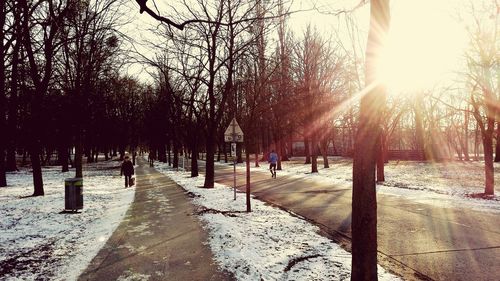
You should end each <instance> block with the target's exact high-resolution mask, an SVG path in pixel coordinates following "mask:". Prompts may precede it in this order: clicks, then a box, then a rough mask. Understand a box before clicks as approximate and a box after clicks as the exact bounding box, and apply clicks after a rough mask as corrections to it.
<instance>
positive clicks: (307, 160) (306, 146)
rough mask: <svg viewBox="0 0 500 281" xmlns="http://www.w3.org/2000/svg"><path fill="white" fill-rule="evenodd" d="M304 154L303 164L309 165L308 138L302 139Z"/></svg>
mask: <svg viewBox="0 0 500 281" xmlns="http://www.w3.org/2000/svg"><path fill="white" fill-rule="evenodd" d="M304 153H305V154H306V162H305V163H304V164H311V152H310V150H309V137H305V138H304Z"/></svg>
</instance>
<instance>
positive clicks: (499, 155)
mask: <svg viewBox="0 0 500 281" xmlns="http://www.w3.org/2000/svg"><path fill="white" fill-rule="evenodd" d="M494 161H495V162H500V122H497V142H496V145H495V160H494Z"/></svg>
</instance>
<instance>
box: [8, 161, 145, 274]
mask: <svg viewBox="0 0 500 281" xmlns="http://www.w3.org/2000/svg"><path fill="white" fill-rule="evenodd" d="M119 166H120V162H117V161H107V162H98V163H96V164H88V165H85V166H84V181H83V185H84V187H83V194H84V198H83V200H84V202H83V204H84V206H83V210H81V213H79V214H61V213H60V212H61V211H62V210H63V209H64V179H65V178H70V177H73V176H74V174H75V172H74V170H71V171H70V172H67V173H61V172H60V169H61V168H60V167H47V168H44V169H43V179H44V189H45V196H39V197H26V198H23V197H24V196H29V195H31V194H33V184H32V176H31V171H29V170H28V169H21V170H20V171H19V172H15V173H8V174H7V181H8V186H7V187H6V188H0V202H1V203H0V280H75V279H76V278H77V277H78V276H79V274H80V273H81V271H83V270H84V269H85V268H86V267H87V264H88V263H89V262H90V261H91V259H92V258H93V257H94V256H95V255H96V254H97V252H98V251H99V249H100V248H101V247H102V246H103V245H104V243H105V242H106V241H107V240H108V238H109V236H111V234H112V233H113V231H114V230H115V229H116V227H117V226H118V224H119V223H120V221H121V220H122V218H123V217H124V215H125V213H126V211H127V209H128V207H129V205H130V203H131V202H132V201H133V198H134V194H135V189H134V188H127V189H125V188H124V187H123V180H122V178H120V176H119V175H120V170H119Z"/></svg>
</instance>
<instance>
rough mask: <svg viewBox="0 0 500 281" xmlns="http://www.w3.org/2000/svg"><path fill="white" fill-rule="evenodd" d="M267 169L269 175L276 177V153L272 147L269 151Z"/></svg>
mask: <svg viewBox="0 0 500 281" xmlns="http://www.w3.org/2000/svg"><path fill="white" fill-rule="evenodd" d="M268 162H269V171H271V177H272V178H276V164H277V163H278V154H277V153H276V152H274V149H273V150H272V151H271V153H269V161H268Z"/></svg>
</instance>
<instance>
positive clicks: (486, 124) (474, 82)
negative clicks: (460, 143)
mask: <svg viewBox="0 0 500 281" xmlns="http://www.w3.org/2000/svg"><path fill="white" fill-rule="evenodd" d="M471 9H472V17H473V19H474V20H473V25H472V26H470V27H469V32H470V37H471V46H470V49H469V51H468V52H467V65H468V73H467V79H468V83H469V86H470V91H471V94H470V102H471V104H472V107H473V112H472V113H473V116H474V118H475V119H476V121H477V124H478V126H479V129H480V132H481V136H482V140H483V148H484V171H485V189H484V193H485V194H486V195H493V194H494V188H495V183H494V181H495V178H494V168H493V138H494V130H495V122H497V121H498V114H499V112H500V111H499V108H498V105H499V104H500V97H499V96H498V94H499V84H500V82H499V81H500V77H499V76H498V65H499V57H498V49H497V48H498V43H497V42H498V34H499V33H498V26H499V24H498V19H499V14H498V13H495V12H494V11H496V10H498V3H497V1H491V2H490V3H489V5H487V6H485V7H481V8H480V10H481V11H480V12H481V14H478V11H477V10H476V8H475V6H474V5H473V4H471ZM484 11H486V13H490V14H491V15H490V17H483V16H482V14H484ZM492 11H493V12H492ZM495 72H496V73H495Z"/></svg>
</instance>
